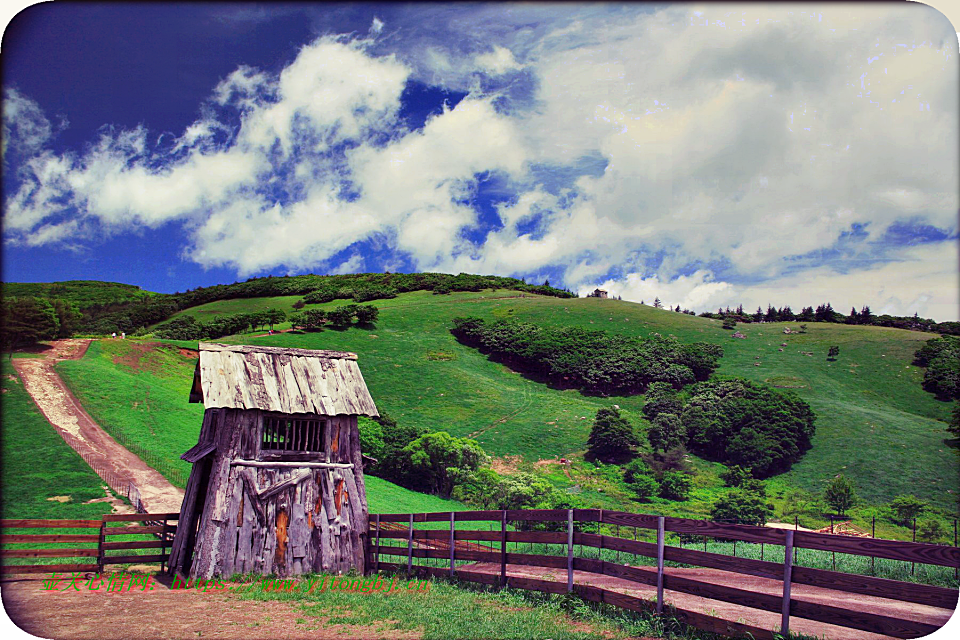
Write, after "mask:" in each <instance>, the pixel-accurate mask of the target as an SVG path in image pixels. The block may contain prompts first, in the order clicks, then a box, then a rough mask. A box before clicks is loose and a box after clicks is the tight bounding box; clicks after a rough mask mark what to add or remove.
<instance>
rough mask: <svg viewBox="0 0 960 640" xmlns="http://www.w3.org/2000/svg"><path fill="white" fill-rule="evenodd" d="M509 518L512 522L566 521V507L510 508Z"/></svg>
mask: <svg viewBox="0 0 960 640" xmlns="http://www.w3.org/2000/svg"><path fill="white" fill-rule="evenodd" d="M507 520H509V521H510V522H519V521H537V522H566V521H567V510H566V509H508V510H507Z"/></svg>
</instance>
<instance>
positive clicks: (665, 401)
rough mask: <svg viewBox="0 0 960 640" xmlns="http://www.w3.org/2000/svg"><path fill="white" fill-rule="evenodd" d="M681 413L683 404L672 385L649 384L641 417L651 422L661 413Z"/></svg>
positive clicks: (661, 383) (664, 383)
mask: <svg viewBox="0 0 960 640" xmlns="http://www.w3.org/2000/svg"><path fill="white" fill-rule="evenodd" d="M682 411H683V403H682V402H681V401H680V397H679V396H678V395H677V391H676V389H674V388H673V386H672V385H670V384H669V383H666V382H651V383H650V385H649V386H648V387H647V392H646V394H644V402H643V415H644V416H645V417H646V418H647V420H653V419H654V418H656V417H657V415H659V414H661V413H672V414H674V415H680V413H681V412H682Z"/></svg>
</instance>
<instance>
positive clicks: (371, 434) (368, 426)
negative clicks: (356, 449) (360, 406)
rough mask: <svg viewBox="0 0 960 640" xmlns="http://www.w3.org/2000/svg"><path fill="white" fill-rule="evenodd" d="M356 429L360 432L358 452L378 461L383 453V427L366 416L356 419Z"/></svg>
mask: <svg viewBox="0 0 960 640" xmlns="http://www.w3.org/2000/svg"><path fill="white" fill-rule="evenodd" d="M357 427H358V428H359V430H360V451H361V453H364V454H366V455H368V456H370V457H371V458H374V459H376V460H377V462H379V461H380V458H381V457H382V456H383V451H384V446H385V445H384V435H383V426H382V425H381V424H380V423H379V422H377V421H376V420H373V419H371V418H368V417H366V416H359V417H358V418H357Z"/></svg>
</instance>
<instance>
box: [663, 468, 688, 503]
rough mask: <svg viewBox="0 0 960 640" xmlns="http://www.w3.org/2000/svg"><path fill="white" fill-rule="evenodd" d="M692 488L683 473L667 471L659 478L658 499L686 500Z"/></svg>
mask: <svg viewBox="0 0 960 640" xmlns="http://www.w3.org/2000/svg"><path fill="white" fill-rule="evenodd" d="M692 488H693V483H692V482H691V481H690V476H688V475H686V474H685V473H680V472H678V471H668V472H666V473H664V474H663V476H662V477H661V478H660V497H661V498H666V499H667V500H686V499H687V498H689V497H690V490H691V489H692Z"/></svg>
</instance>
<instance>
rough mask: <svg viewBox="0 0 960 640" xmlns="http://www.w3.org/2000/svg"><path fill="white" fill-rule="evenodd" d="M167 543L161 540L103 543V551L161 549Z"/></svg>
mask: <svg viewBox="0 0 960 640" xmlns="http://www.w3.org/2000/svg"><path fill="white" fill-rule="evenodd" d="M167 544H168V543H166V542H164V541H163V540H134V541H133V542H104V543H103V550H104V551H117V550H120V549H161V548H163V547H164V546H166V545H167Z"/></svg>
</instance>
